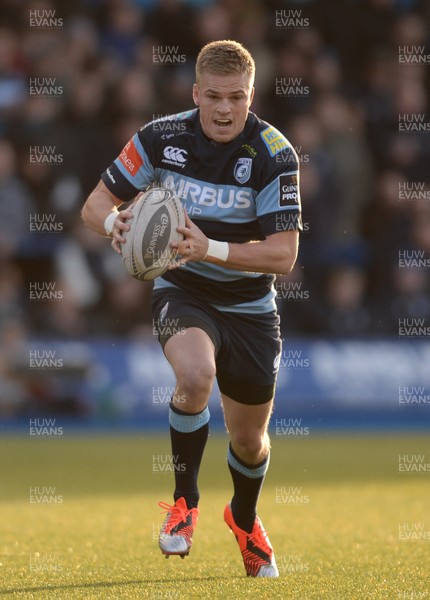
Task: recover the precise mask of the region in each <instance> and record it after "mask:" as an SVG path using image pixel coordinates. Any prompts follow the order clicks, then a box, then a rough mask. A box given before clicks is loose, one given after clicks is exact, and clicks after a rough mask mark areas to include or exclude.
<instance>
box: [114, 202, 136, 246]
mask: <svg viewBox="0 0 430 600" xmlns="http://www.w3.org/2000/svg"><path fill="white" fill-rule="evenodd" d="M132 218H133V213H132V212H131V210H121V211H120V212H119V213H118V216H117V218H116V219H115V221H114V223H113V230H112V242H111V245H112V248H113V249H114V250H115V252H118V254H121V244H123V243H124V242H125V237H124V236H123V234H124V233H125V232H127V231H130V225H129V223H126V221H127V220H128V219H132Z"/></svg>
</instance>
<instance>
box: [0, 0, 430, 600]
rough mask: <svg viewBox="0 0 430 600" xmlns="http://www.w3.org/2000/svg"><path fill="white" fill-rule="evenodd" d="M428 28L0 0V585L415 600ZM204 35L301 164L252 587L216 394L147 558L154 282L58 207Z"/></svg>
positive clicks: (256, 6)
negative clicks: (263, 553) (242, 48)
mask: <svg viewBox="0 0 430 600" xmlns="http://www.w3.org/2000/svg"><path fill="white" fill-rule="evenodd" d="M429 22H430V8H429V4H428V2H426V1H424V0H423V1H418V0H366V1H364V0H363V1H360V0H313V1H312V0H308V1H306V0H302V1H296V2H283V1H282V0H277V1H271V0H268V1H265V2H263V1H262V2H259V1H252V0H235V1H234V2H228V1H227V0H206V1H205V0H201V1H199V0H193V1H192V2H191V1H185V0H184V1H182V2H179V1H178V0H160V1H158V2H155V1H154V0H135V1H133V2H131V1H127V0H124V1H123V0H109V1H105V0H103V1H102V0H87V1H84V0H81V1H79V0H68V1H67V2H61V1H60V0H59V1H58V2H53V1H52V2H49V1H45V2H31V1H30V2H29V1H27V0H0V215H1V218H0V456H1V457H2V460H1V461H0V507H1V515H2V526H1V536H0V573H1V575H0V595H4V596H5V597H7V596H9V595H10V596H13V597H22V598H41V599H42V598H43V600H45V598H61V599H63V598H73V599H76V598H86V599H89V598H91V599H93V598H121V599H122V598H131V599H133V600H134V599H135V598H151V599H152V600H155V599H158V598H203V597H209V598H223V599H228V598H255V597H259V598H269V599H273V598H280V599H282V600H284V599H286V598H291V599H294V600H309V599H315V600H321V598H326V599H329V600H344V599H346V598H347V599H350V598H351V599H353V600H361V599H366V600H368V599H373V598H375V599H378V600H386V599H387V598H390V599H391V598H393V599H394V598H397V599H403V600H406V599H408V600H411V599H412V598H413V599H414V600H416V599H418V598H420V599H422V598H428V597H429V579H428V564H429V550H428V548H429V540H430V531H429V530H430V526H429V523H428V477H427V476H428V474H429V473H430V461H429V459H428V456H429V455H430V450H429V440H428V429H429V425H430V419H429V411H430V368H429V365H430V341H429V337H430V329H429V328H430V289H429V277H430V269H429V260H430V181H429V179H430V174H429V169H428V164H429V158H430V141H429V140H430V137H429V130H430V112H429V106H428V104H429V93H430V87H429V84H430V47H429V41H430V40H429V28H428V24H429ZM225 37H231V38H234V39H238V40H240V41H242V42H243V43H244V44H245V45H246V46H247V47H248V48H249V49H250V50H251V51H252V53H253V54H254V56H255V59H256V62H257V81H256V96H255V101H254V105H253V110H254V111H255V112H256V113H257V114H259V115H260V116H261V117H262V118H264V119H266V120H268V121H269V122H271V123H273V124H274V125H275V126H276V127H278V128H279V129H280V130H281V131H283V132H284V133H285V134H286V135H287V137H288V138H289V139H290V140H291V141H292V143H293V145H294V146H295V147H296V149H297V151H298V154H299V156H300V159H301V164H302V186H301V188H302V199H303V214H304V223H305V231H304V233H303V235H302V241H301V247H300V256H299V260H298V263H297V266H296V268H295V270H294V272H293V274H292V275H291V276H289V277H288V278H282V279H280V280H278V282H277V291H278V302H279V308H280V312H281V313H282V317H283V335H284V337H285V344H284V353H283V355H282V358H281V369H280V375H279V386H278V392H277V399H276V407H275V414H274V418H273V421H272V424H271V439H272V448H273V451H272V458H271V468H270V470H269V472H268V476H267V480H266V482H265V486H264V489H263V493H262V495H261V498H260V501H259V513H260V514H261V516H262V518H263V520H264V523H265V526H266V527H267V529H268V531H269V533H270V537H271V540H272V543H273V544H274V547H275V549H276V554H277V560H278V566H279V568H280V572H281V577H280V579H279V580H272V581H269V580H259V579H256V580H251V578H246V577H245V576H244V572H243V567H242V565H241V558H240V555H239V553H238V552H237V548H236V547H235V546H234V544H235V542H234V540H232V539H230V538H229V537H228V532H227V531H226V528H225V527H224V526H223V525H222V507H223V506H224V504H225V502H226V499H228V497H229V494H230V493H231V483H230V480H229V475H228V470H227V468H226V465H225V450H226V443H227V440H226V435H225V432H223V427H222V416H221V411H220V407H219V401H218V398H217V392H216V390H215V391H214V394H213V398H212V400H211V407H210V409H211V414H212V421H211V436H210V439H209V442H208V445H207V448H206V452H205V457H204V463H203V468H202V473H201V478H200V481H199V483H200V488H201V491H202V500H201V508H202V510H201V520H200V524H199V527H198V530H197V531H196V538H195V545H194V546H193V550H192V556H191V557H190V558H189V559H187V560H185V561H178V562H180V563H181V564H180V565H179V569H178V562H174V561H173V560H169V561H165V560H164V559H163V558H162V556H161V554H160V552H159V550H158V548H157V543H156V540H157V535H158V531H159V527H160V520H161V519H162V518H163V517H162V516H161V515H160V514H159V509H158V507H157V502H158V501H159V500H160V499H164V500H168V499H169V498H170V496H171V491H172V480H173V474H172V470H173V466H174V465H173V460H174V457H173V459H172V457H171V456H170V452H169V441H168V435H167V415H166V413H167V403H168V401H169V398H170V393H171V388H172V385H173V377H172V373H171V371H170V368H169V366H168V364H167V363H166V361H165V360H164V359H163V356H162V353H161V351H160V349H159V347H158V343H157V341H156V339H155V336H154V335H153V331H152V324H151V317H150V313H149V308H148V307H149V302H148V298H149V294H150V288H151V286H150V284H142V283H138V282H136V281H134V280H133V279H131V278H130V277H129V276H128V275H127V274H126V272H125V270H124V269H123V267H122V265H121V262H120V260H119V258H118V257H117V256H116V255H115V254H114V253H113V252H112V250H111V247H110V244H109V241H108V240H106V239H104V238H101V237H98V236H97V235H95V234H93V233H92V232H91V231H89V230H88V229H85V227H84V226H83V224H82V222H81V220H80V216H79V213H80V209H81V206H82V204H83V202H84V201H85V198H86V196H87V195H88V193H89V192H90V191H91V190H92V189H93V187H94V186H95V185H96V183H97V181H98V179H99V176H100V173H101V172H102V171H103V170H104V169H105V168H106V166H107V165H109V164H110V162H111V161H112V159H113V158H114V157H115V156H116V155H117V154H118V153H119V151H120V150H121V148H122V147H123V145H124V143H125V142H126V141H127V140H128V139H129V137H130V136H131V134H132V133H134V131H135V130H136V129H138V128H139V127H140V126H141V125H142V124H144V123H145V122H148V121H150V120H152V119H153V118H156V117H159V116H164V115H166V114H169V113H174V112H178V111H182V110H185V109H187V108H189V107H190V106H191V85H192V83H193V80H194V71H193V67H194V60H195V57H196V54H197V52H198V49H199V48H200V46H201V45H202V44H204V43H205V42H206V41H208V40H211V39H217V38H225ZM220 507H221V508H220Z"/></svg>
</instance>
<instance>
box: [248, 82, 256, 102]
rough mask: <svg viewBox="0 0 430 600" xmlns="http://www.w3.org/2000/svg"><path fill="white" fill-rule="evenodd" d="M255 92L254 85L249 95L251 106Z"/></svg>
mask: <svg viewBox="0 0 430 600" xmlns="http://www.w3.org/2000/svg"><path fill="white" fill-rule="evenodd" d="M254 92H255V87H254V86H252V89H251V94H250V96H249V106H251V104H252V101H253V100H254Z"/></svg>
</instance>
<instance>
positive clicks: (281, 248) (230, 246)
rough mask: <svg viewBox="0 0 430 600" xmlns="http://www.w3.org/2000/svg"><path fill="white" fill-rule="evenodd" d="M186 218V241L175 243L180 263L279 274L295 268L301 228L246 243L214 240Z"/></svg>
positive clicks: (184, 232) (183, 232) (179, 229)
mask: <svg viewBox="0 0 430 600" xmlns="http://www.w3.org/2000/svg"><path fill="white" fill-rule="evenodd" d="M185 219H186V224H185V227H178V231H179V232H180V233H182V234H183V235H184V240H183V241H182V242H173V243H172V244H171V245H172V247H173V248H175V249H177V250H178V254H179V255H180V259H179V261H178V262H177V264H176V266H180V264H183V263H186V262H189V261H202V260H204V261H205V262H210V263H213V264H216V265H221V266H224V267H227V268H229V269H238V270H240V271H251V272H253V273H277V274H279V275H288V273H290V271H291V270H292V268H293V267H294V263H295V262H296V258H297V253H298V248H299V232H298V231H280V232H277V233H273V234H271V235H268V236H267V237H266V239H265V240H262V241H258V242H248V243H245V244H236V243H231V242H230V243H227V242H214V241H213V240H209V239H208V238H207V237H206V235H205V234H204V233H203V232H202V231H201V229H200V228H199V227H197V225H196V224H195V223H193V222H192V221H191V219H190V218H189V216H188V215H187V214H186V217H185ZM214 255H219V258H217V257H216V256H214Z"/></svg>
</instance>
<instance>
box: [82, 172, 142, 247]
mask: <svg viewBox="0 0 430 600" xmlns="http://www.w3.org/2000/svg"><path fill="white" fill-rule="evenodd" d="M121 204H123V200H120V199H119V198H117V197H116V196H115V195H114V194H112V192H111V191H109V190H108V188H107V187H106V185H105V184H104V183H103V181H101V180H100V181H99V183H98V185H97V186H96V187H95V189H94V190H93V191H92V192H91V194H90V195H89V196H88V198H87V201H86V202H85V204H84V206H83V208H82V212H81V216H82V220H83V221H84V223H85V225H87V226H88V227H90V228H91V229H93V230H94V231H96V232H97V233H99V234H100V235H104V236H109V237H111V238H113V241H112V247H113V248H114V250H116V252H118V253H120V252H121V251H120V248H119V246H118V244H119V243H123V242H124V241H125V239H124V238H123V237H122V232H124V231H128V230H129V229H130V226H129V225H128V224H127V223H125V221H126V220H127V219H131V218H132V217H133V213H132V212H131V211H129V210H122V211H121V212H118V210H117V208H118V207H119V206H121Z"/></svg>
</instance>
